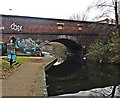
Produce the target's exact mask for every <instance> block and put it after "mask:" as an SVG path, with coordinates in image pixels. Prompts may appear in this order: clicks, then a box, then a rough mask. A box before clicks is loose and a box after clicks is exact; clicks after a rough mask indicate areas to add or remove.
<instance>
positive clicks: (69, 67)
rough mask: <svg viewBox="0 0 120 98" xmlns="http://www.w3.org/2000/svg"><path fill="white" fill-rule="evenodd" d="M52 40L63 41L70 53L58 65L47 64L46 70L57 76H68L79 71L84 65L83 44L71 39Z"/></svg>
mask: <svg viewBox="0 0 120 98" xmlns="http://www.w3.org/2000/svg"><path fill="white" fill-rule="evenodd" d="M50 42H58V43H62V44H63V45H64V46H66V48H67V51H68V52H69V53H70V55H67V58H66V59H65V60H64V62H62V63H60V64H59V65H58V66H54V63H55V62H56V61H57V60H56V61H55V62H54V63H52V64H50V65H48V66H46V68H45V71H46V73H47V74H48V75H51V76H56V77H66V76H69V75H71V74H73V73H75V72H77V71H78V70H79V69H80V68H81V67H82V66H83V59H82V46H81V45H79V44H78V43H76V42H75V41H73V40H70V39H64V38H61V39H55V40H52V41H50Z"/></svg>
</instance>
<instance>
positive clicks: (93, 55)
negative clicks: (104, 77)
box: [86, 37, 120, 63]
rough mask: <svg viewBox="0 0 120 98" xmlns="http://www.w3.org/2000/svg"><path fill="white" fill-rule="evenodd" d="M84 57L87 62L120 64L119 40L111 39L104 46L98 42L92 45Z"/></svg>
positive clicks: (117, 38) (116, 38)
mask: <svg viewBox="0 0 120 98" xmlns="http://www.w3.org/2000/svg"><path fill="white" fill-rule="evenodd" d="M86 56H87V58H88V59H89V60H94V61H100V60H102V61H106V62H108V63H120V38H119V37H114V38H111V39H110V40H108V41H107V42H106V43H105V44H102V43H101V42H98V41H96V42H95V43H92V44H91V45H90V47H89V48H88V50H87V54H86Z"/></svg>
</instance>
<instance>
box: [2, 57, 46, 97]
mask: <svg viewBox="0 0 120 98" xmlns="http://www.w3.org/2000/svg"><path fill="white" fill-rule="evenodd" d="M43 63H44V64H43ZM45 63H48V59H34V60H29V61H28V62H25V63H24V64H22V65H21V66H20V67H19V68H18V69H17V70H16V71H15V72H14V73H13V74H12V75H11V76H10V77H8V78H6V79H3V81H2V95H3V96H38V95H39V96H43V95H44V89H45V82H44V71H43V67H44V66H45V65H46V64H45ZM38 78H39V79H38ZM38 84H39V85H38ZM38 87H39V89H38ZM40 87H41V88H40ZM37 90H41V92H40V93H38V92H39V91H37Z"/></svg>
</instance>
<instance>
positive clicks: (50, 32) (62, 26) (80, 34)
mask: <svg viewBox="0 0 120 98" xmlns="http://www.w3.org/2000/svg"><path fill="white" fill-rule="evenodd" d="M1 19H2V26H1V27H0V29H1V30H2V33H1V34H2V40H3V41H4V42H6V43H7V42H9V40H10V38H11V37H15V38H16V39H17V38H21V39H25V38H32V39H33V40H35V41H36V40H38V39H39V40H41V41H46V40H48V41H51V40H56V39H59V42H61V43H63V44H65V43H66V42H67V40H69V42H67V43H68V44H69V45H71V44H72V43H74V44H75V43H77V44H79V45H81V46H88V45H90V44H91V43H92V42H94V41H95V40H97V39H99V40H101V39H102V40H106V39H107V37H108V34H109V33H111V32H113V31H115V26H114V25H109V24H102V23H98V22H86V21H73V20H64V19H47V18H35V17H24V16H10V15H2V18H1ZM60 39H66V41H61V40H60ZM57 41H58V40H57ZM69 45H67V46H69ZM72 46H73V44H72Z"/></svg>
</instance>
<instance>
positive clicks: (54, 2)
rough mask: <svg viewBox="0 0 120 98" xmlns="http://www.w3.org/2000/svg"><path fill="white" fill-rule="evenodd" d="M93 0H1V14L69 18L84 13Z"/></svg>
mask: <svg viewBox="0 0 120 98" xmlns="http://www.w3.org/2000/svg"><path fill="white" fill-rule="evenodd" d="M93 1H94V0H1V2H0V4H1V5H0V14H12V15H21V16H34V17H44V18H59V19H68V18H69V16H72V15H73V14H74V13H82V12H83V11H84V10H85V8H87V7H88V5H89V4H91V3H92V2H93ZM9 9H12V10H9ZM93 14H95V13H93Z"/></svg>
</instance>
